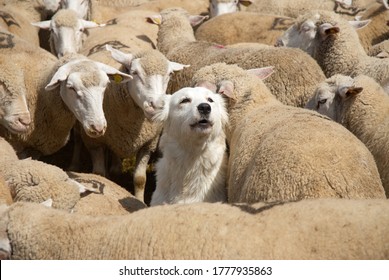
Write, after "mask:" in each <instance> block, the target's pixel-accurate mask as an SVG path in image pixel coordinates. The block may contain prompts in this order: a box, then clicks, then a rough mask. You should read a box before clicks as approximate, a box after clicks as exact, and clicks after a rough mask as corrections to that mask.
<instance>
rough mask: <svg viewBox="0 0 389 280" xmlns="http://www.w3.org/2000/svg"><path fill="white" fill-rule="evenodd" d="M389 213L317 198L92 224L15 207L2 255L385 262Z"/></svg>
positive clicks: (148, 213)
mask: <svg viewBox="0 0 389 280" xmlns="http://www.w3.org/2000/svg"><path fill="white" fill-rule="evenodd" d="M388 211H389V202H388V200H386V199H375V200H340V199H315V200H304V201H299V202H289V203H273V204H265V203H258V204H254V205H247V204H242V205H229V204H219V203H196V204H175V205H164V206H157V207H151V208H148V209H143V210H140V211H137V212H135V213H132V214H129V215H126V216H123V215H119V216H110V217H90V216H84V215H77V214H69V213H65V212H63V211H59V210H56V209H50V208H47V207H44V206H42V205H37V204H31V203H21V202H18V203H15V204H13V205H11V206H10V207H6V206H2V207H1V208H0V252H2V257H3V258H10V259H24V260H25V259H35V260H48V259H54V260H60V259H61V260H65V259H70V260H86V259H93V260H97V259H101V260H109V259H112V260H119V259H123V260H128V259H138V260H145V259H148V260H162V259H163V260H173V259H174V260H176V259H182V260H190V259H193V260H227V259H231V260H236V259H242V260H248V259H251V260H258V259H261V260H263V259H269V260H275V259H280V260H291V259H296V260H302V259H304V260H306V259H311V260H316V259H323V260H331V259H332V260H338V259H347V260H353V259H355V260H361V259H374V260H378V259H383V260H387V259H388V258H389V249H388V243H389V219H388V218H387V213H388ZM26 221H28V222H26ZM10 244H12V247H11V246H10ZM102 244H103V245H104V246H102Z"/></svg>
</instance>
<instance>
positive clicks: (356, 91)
mask: <svg viewBox="0 0 389 280" xmlns="http://www.w3.org/2000/svg"><path fill="white" fill-rule="evenodd" d="M306 108H308V109H312V110H315V111H317V112H319V113H321V114H324V115H326V116H328V117H330V118H331V119H333V120H335V121H336V122H338V123H340V124H342V125H343V126H345V127H346V128H347V129H348V130H350V131H351V132H352V133H354V134H355V135H356V136H357V137H358V138H359V139H360V140H361V141H362V142H363V143H364V144H365V145H366V146H367V148H368V149H369V150H370V151H371V153H372V154H373V156H374V159H375V161H376V163H377V167H378V171H379V173H380V175H381V181H382V184H383V186H384V189H385V192H386V196H387V197H389V174H388V172H387V168H388V164H389V163H388V155H387V154H386V153H387V151H388V148H387V146H388V145H389V143H387V134H388V131H389V129H388V128H387V127H386V126H387V123H388V121H389V119H388V117H387V115H388V113H389V96H388V95H387V94H386V93H385V92H384V91H383V89H382V88H381V86H380V85H379V84H377V83H376V82H375V81H374V80H373V79H372V78H370V77H367V76H364V75H361V76H357V77H355V78H351V77H349V76H343V75H334V76H333V77H331V78H329V79H327V80H326V81H325V82H323V83H321V84H319V85H318V87H317V89H316V90H315V93H314V95H313V96H312V98H311V100H310V101H309V102H308V103H307V105H306Z"/></svg>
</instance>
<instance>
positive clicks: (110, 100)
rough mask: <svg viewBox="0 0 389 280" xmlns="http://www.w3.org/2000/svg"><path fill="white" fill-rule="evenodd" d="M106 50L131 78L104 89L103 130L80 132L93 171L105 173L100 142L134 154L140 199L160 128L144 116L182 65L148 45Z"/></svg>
mask: <svg viewBox="0 0 389 280" xmlns="http://www.w3.org/2000/svg"><path fill="white" fill-rule="evenodd" d="M107 50H108V51H109V52H111V53H112V56H113V58H114V59H115V60H116V61H118V62H119V63H120V64H122V65H123V66H124V67H126V68H127V71H128V72H129V73H132V74H131V75H133V76H134V80H132V81H131V82H129V83H127V86H120V85H112V86H111V87H110V88H109V89H108V90H107V92H106V95H105V99H104V112H105V116H106V118H107V122H108V123H109V125H108V127H107V131H106V132H105V134H104V135H103V136H102V137H99V138H98V139H91V138H89V137H88V138H87V137H85V133H82V135H81V136H82V137H83V141H84V143H85V145H86V147H87V148H89V150H90V153H91V156H92V162H93V172H94V173H97V174H100V175H106V171H105V167H104V159H103V155H104V153H103V152H102V151H103V147H104V146H105V147H108V148H109V149H110V150H111V151H113V153H114V154H115V155H116V156H118V157H120V158H129V157H132V156H134V155H136V164H135V165H136V166H135V172H134V187H135V196H136V197H137V198H138V199H140V200H142V201H143V199H144V188H145V182H146V168H147V164H148V162H149V159H150V155H151V153H152V152H154V151H155V150H156V148H157V143H158V139H159V135H160V133H161V128H162V127H161V125H159V124H156V123H152V122H150V121H149V120H148V118H151V116H152V114H153V113H154V109H155V108H154V104H155V103H156V100H157V99H158V98H159V97H160V96H161V95H164V94H165V92H166V87H167V84H168V81H169V75H170V74H171V73H172V72H173V71H179V70H181V69H183V68H184V67H185V65H182V64H179V63H175V62H171V61H169V60H167V59H166V57H165V56H163V55H162V54H161V53H160V52H159V51H157V50H152V49H151V50H145V51H138V52H136V53H124V52H122V51H120V50H117V49H114V48H112V47H111V46H108V47H107ZM96 55H97V54H96ZM101 55H103V54H101Z"/></svg>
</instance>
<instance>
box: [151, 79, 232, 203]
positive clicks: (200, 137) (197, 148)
mask: <svg viewBox="0 0 389 280" xmlns="http://www.w3.org/2000/svg"><path fill="white" fill-rule="evenodd" d="M161 103H162V104H163V105H161V107H160V108H157V109H156V111H155V116H154V118H153V119H154V120H156V121H162V122H164V129H163V133H162V136H161V140H160V145H159V148H160V150H161V152H162V158H161V159H160V160H159V161H158V162H157V164H156V177H157V187H156V190H155V192H154V193H153V195H152V199H151V203H150V205H151V206H154V205H159V204H173V203H193V202H202V201H204V202H217V201H226V200H227V194H226V193H227V191H226V185H225V184H226V173H227V152H226V136H225V133H224V128H225V126H226V124H227V122H228V115H227V111H226V108H225V105H224V101H223V98H222V96H221V95H219V94H216V93H213V92H212V91H210V90H208V89H206V88H201V87H196V88H183V89H181V90H179V91H177V92H175V93H174V94H173V95H165V96H164V97H163V102H161Z"/></svg>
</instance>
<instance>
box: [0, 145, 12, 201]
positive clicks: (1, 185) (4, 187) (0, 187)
mask: <svg viewBox="0 0 389 280" xmlns="http://www.w3.org/2000/svg"><path fill="white" fill-rule="evenodd" d="M0 141H1V140H0ZM12 203H13V200H12V196H11V192H10V190H9V187H8V184H7V183H6V182H5V180H4V178H3V176H2V175H1V174H0V205H2V204H6V205H11V204H12Z"/></svg>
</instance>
